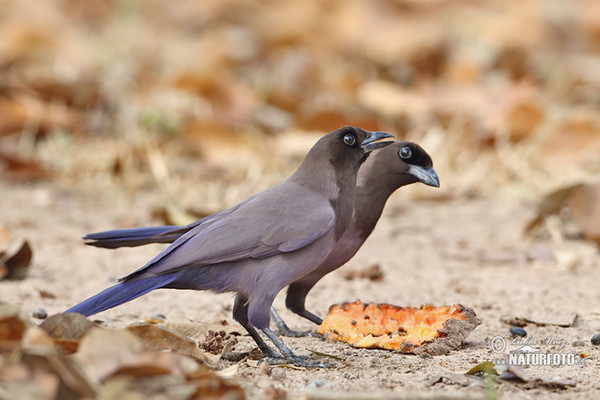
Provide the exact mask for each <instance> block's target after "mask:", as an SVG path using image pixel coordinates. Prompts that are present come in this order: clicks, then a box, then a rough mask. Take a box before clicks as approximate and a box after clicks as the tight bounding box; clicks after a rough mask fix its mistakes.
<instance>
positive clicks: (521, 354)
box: [490, 336, 584, 367]
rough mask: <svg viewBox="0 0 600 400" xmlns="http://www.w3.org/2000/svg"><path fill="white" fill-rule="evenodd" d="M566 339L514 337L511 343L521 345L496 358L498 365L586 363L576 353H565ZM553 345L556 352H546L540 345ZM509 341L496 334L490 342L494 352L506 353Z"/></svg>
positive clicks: (495, 362) (558, 365)
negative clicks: (563, 350)
mask: <svg viewBox="0 0 600 400" xmlns="http://www.w3.org/2000/svg"><path fill="white" fill-rule="evenodd" d="M565 344H566V340H565V339H556V338H545V339H535V338H526V339H523V338H514V339H513V340H512V341H511V345H513V346H519V347H517V348H515V349H513V350H510V351H509V352H508V354H507V355H506V356H505V357H503V358H501V359H498V360H494V364H496V365H501V364H502V365H504V364H508V365H522V366H525V365H528V366H552V367H560V366H563V365H584V359H583V358H582V357H580V356H579V355H578V354H575V353H563V352H561V350H562V349H563V348H564V347H565ZM543 345H548V346H553V347H554V350H556V352H544V351H542V349H540V348H539V347H540V346H543ZM507 346H508V343H507V341H506V339H505V338H503V337H502V336H495V337H494V338H492V340H491V342H490V347H491V349H492V351H493V352H494V353H498V354H505V351H506V348H507Z"/></svg>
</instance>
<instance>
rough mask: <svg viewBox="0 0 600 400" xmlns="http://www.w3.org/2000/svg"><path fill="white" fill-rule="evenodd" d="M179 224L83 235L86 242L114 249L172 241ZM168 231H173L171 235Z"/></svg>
mask: <svg viewBox="0 0 600 400" xmlns="http://www.w3.org/2000/svg"><path fill="white" fill-rule="evenodd" d="M181 229H182V227H180V226H176V225H167V226H149V227H143V228H127V229H115V230H112V231H105V232H98V233H90V234H89V235H86V236H84V237H83V239H85V240H89V242H87V243H86V244H88V245H91V246H96V247H104V248H109V249H114V248H117V247H135V246H142V245H144V244H148V243H172V242H174V241H175V240H176V239H177V238H178V237H179V236H181V234H182V233H181V232H178V231H180V230H181ZM170 233H173V234H172V235H171V234H170Z"/></svg>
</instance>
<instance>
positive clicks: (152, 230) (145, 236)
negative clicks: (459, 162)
mask: <svg viewBox="0 0 600 400" xmlns="http://www.w3.org/2000/svg"><path fill="white" fill-rule="evenodd" d="M417 182H421V183H424V184H425V185H428V186H432V187H439V186H440V181H439V178H438V175H437V173H436V171H435V170H434V169H433V162H432V160H431V157H430V156H429V154H427V152H426V151H425V150H424V149H423V148H422V147H421V146H419V145H418V144H416V143H413V142H408V141H396V142H394V143H393V144H391V145H389V146H386V147H384V148H381V149H378V150H375V151H374V152H373V154H372V155H371V156H369V158H368V159H367V160H366V162H365V163H364V164H363V165H362V166H361V167H360V169H359V172H358V176H357V188H356V190H355V199H354V207H353V215H352V219H351V223H350V224H349V225H348V227H347V228H346V230H345V231H344V234H343V235H342V236H341V238H340V240H338V241H337V242H336V244H335V246H334V248H333V249H332V251H331V252H330V253H329V255H328V256H327V258H326V259H325V260H324V261H323V262H322V263H321V264H320V265H319V267H317V268H316V269H314V270H313V271H312V272H311V273H310V274H307V275H305V276H303V277H302V278H300V279H299V280H297V281H294V282H292V283H291V284H290V285H289V286H288V289H287V295H286V306H287V307H288V308H289V309H290V310H291V311H292V312H294V313H295V314H298V315H300V316H302V317H304V318H306V319H308V320H309V321H311V322H314V323H315V324H317V325H320V324H321V323H322V322H323V321H322V319H321V318H320V317H318V316H317V315H315V314H314V313H312V312H310V311H308V310H306V308H305V300H306V296H307V295H308V292H309V291H310V290H311V289H312V288H313V286H314V285H315V284H316V283H317V282H318V281H319V280H320V279H321V278H322V277H324V276H325V275H327V274H328V273H330V272H332V271H334V270H336V269H337V268H339V267H341V266H342V265H344V264H345V263H346V262H348V261H349V260H350V259H351V258H352V257H353V256H354V255H355V254H356V252H357V251H358V250H359V249H360V247H361V246H362V245H363V243H364V242H365V241H366V240H367V238H368V237H369V236H370V234H371V233H372V232H373V230H374V228H375V225H376V224H377V222H378V220H379V218H380V216H381V213H382V212H383V208H384V206H385V203H386V202H387V199H388V198H389V197H390V196H391V194H392V193H394V192H395V191H396V190H397V189H399V188H400V187H402V186H406V185H410V184H412V183H417ZM207 218H210V216H209V217H207ZM196 223H197V222H195V223H193V224H191V225H188V226H186V227H180V226H162V227H143V228H129V229H121V230H113V231H107V232H100V233H95V234H90V235H88V236H86V237H85V238H86V239H87V240H90V242H88V243H87V244H90V245H93V246H97V247H105V248H117V247H126V246H128V247H134V246H140V245H143V244H148V243H170V242H172V241H173V240H175V239H177V238H178V237H179V236H181V235H182V234H183V233H185V232H186V231H188V230H189V229H192V228H193V226H195V224H196ZM271 317H272V319H273V321H274V322H275V324H276V326H277V328H278V329H279V332H280V333H281V334H283V335H285V336H304V335H305V334H306V333H305V332H302V333H301V332H296V331H294V330H291V329H290V328H289V327H288V326H287V325H286V324H285V322H284V321H283V320H282V319H281V317H280V316H279V314H278V313H277V311H275V309H274V308H272V309H271Z"/></svg>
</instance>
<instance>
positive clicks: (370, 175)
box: [273, 141, 440, 333]
mask: <svg viewBox="0 0 600 400" xmlns="http://www.w3.org/2000/svg"><path fill="white" fill-rule="evenodd" d="M416 182H422V183H424V184H426V185H429V186H435V187H439V185H440V183H439V179H438V176H437V174H436V173H435V171H434V169H433V164H432V161H431V157H430V156H429V155H428V154H427V153H426V152H425V150H423V149H422V148H421V147H420V146H419V145H417V144H415V143H410V142H401V141H398V142H395V143H394V144H392V145H390V146H387V147H385V148H383V149H381V150H378V151H376V152H374V153H373V154H372V155H371V156H370V157H369V159H368V160H367V161H366V162H365V163H364V164H363V166H362V167H361V168H360V170H359V173H358V179H357V188H356V192H355V200H354V212H353V215H352V221H351V223H350V224H349V225H348V227H347V228H346V230H345V231H344V234H343V235H342V237H341V238H340V240H338V241H337V242H336V244H335V246H334V248H333V250H332V251H331V253H329V255H328V256H327V258H326V259H325V261H323V262H322V263H321V264H320V265H319V266H318V267H317V268H315V269H314V270H313V271H312V272H310V273H309V274H306V275H304V276H303V277H302V278H300V279H298V280H297V281H294V282H292V284H290V285H289V287H288V290H287V297H286V306H287V307H288V308H289V309H290V310H291V311H293V312H294V313H296V314H298V315H300V316H302V317H304V318H307V319H308V320H310V321H312V322H314V323H315V324H318V325H320V324H321V322H323V320H322V319H321V318H319V317H317V316H316V315H314V314H313V313H311V312H309V311H307V310H306V309H305V307H304V303H305V300H306V296H307V294H308V292H309V291H310V290H311V289H312V287H313V286H314V285H315V284H316V283H317V282H318V281H319V280H320V279H321V278H322V277H323V276H325V275H326V274H328V273H330V272H332V271H334V270H336V269H338V268H339V267H341V266H342V265H344V264H345V263H346V262H348V261H349V260H350V259H351V258H352V257H353V256H354V255H355V254H356V252H357V251H358V250H359V249H360V247H361V246H362V245H363V243H364V242H365V241H366V240H367V238H368V237H369V235H370V234H371V232H373V229H374V228H375V225H376V224H377V221H378V220H379V217H380V216H381V213H382V211H383V207H384V206H385V203H386V201H387V199H388V198H389V197H390V195H391V194H392V193H393V192H394V191H396V189H398V188H400V187H402V186H406V185H409V184H411V183H416ZM273 316H274V317H275V321H277V322H278V326H279V328H280V329H282V330H285V329H287V327H285V325H284V324H283V321H281V319H280V318H279V317H278V316H277V315H276V314H275V315H273ZM288 333H291V331H289V330H288Z"/></svg>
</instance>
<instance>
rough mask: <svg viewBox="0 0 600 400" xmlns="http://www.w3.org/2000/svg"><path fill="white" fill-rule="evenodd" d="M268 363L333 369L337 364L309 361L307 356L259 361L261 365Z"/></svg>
mask: <svg viewBox="0 0 600 400" xmlns="http://www.w3.org/2000/svg"><path fill="white" fill-rule="evenodd" d="M262 362H266V363H267V364H269V365H295V366H297V367H303V368H333V367H335V364H332V363H324V362H319V361H311V360H308V357H306V356H295V357H282V356H277V357H265V358H261V359H260V360H259V363H262Z"/></svg>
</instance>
